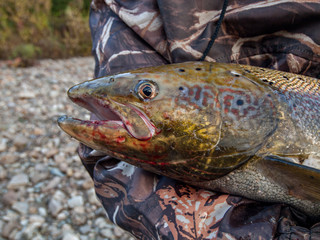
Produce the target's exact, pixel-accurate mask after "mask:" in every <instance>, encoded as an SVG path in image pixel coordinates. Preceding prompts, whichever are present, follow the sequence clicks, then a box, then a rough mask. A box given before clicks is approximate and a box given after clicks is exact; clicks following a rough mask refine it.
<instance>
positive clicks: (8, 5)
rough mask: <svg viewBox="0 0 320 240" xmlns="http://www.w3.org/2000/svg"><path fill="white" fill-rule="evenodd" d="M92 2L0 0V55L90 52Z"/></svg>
mask: <svg viewBox="0 0 320 240" xmlns="http://www.w3.org/2000/svg"><path fill="white" fill-rule="evenodd" d="M90 2H91V0H19V1H16V0H6V1H5V0H0V59H10V58H15V57H20V58H26V59H29V58H62V57H63V58H64V57H71V56H83V55H89V54H90V52H91V40H90V37H89V36H90V31H89V26H88V15H89V7H90ZM24 53H26V54H24Z"/></svg>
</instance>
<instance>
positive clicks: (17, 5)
mask: <svg viewBox="0 0 320 240" xmlns="http://www.w3.org/2000/svg"><path fill="white" fill-rule="evenodd" d="M90 2H91V1H90V0H28V1H27V0H21V1H14V0H9V1H2V0H0V96H1V98H0V112H1V115H0V192H1V193H0V195H1V198H0V239H38V240H40V239H63V240H80V239H81V240H89V239H132V238H131V237H130V236H129V235H128V234H127V233H125V232H124V231H122V230H121V229H120V228H118V227H117V226H115V225H113V224H112V223H111V222H110V221H109V220H107V218H106V214H105V211H104V209H103V208H102V207H101V205H100V203H99V202H98V201H97V199H96V196H95V193H94V188H93V182H92V180H91V178H90V177H89V175H88V173H87V172H86V170H85V169H84V167H83V166H82V164H81V162H80V160H79V158H78V156H77V154H76V147H77V145H78V144H77V142H76V141H75V140H73V139H71V138H70V137H68V136H67V135H66V134H65V133H63V132H62V131H61V130H60V129H59V128H58V126H57V124H56V120H57V117H58V116H59V115H64V114H67V115H71V116H75V117H77V116H78V117H80V118H88V117H89V115H88V112H87V111H86V110H83V109H81V108H79V107H77V106H75V104H73V103H71V101H69V100H68V98H67V95H66V92H67V90H68V88H69V87H71V86H73V85H74V84H77V83H79V82H82V81H85V80H88V79H91V78H92V77H93V70H94V60H93V57H90V55H91V39H90V31H89V24H88V14H89V6H90Z"/></svg>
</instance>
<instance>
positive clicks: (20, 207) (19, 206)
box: [12, 202, 29, 215]
mask: <svg viewBox="0 0 320 240" xmlns="http://www.w3.org/2000/svg"><path fill="white" fill-rule="evenodd" d="M12 209H14V210H16V211H17V212H19V213H20V214H23V215H26V214H27V213H28V209H29V204H28V203H27V202H15V203H14V204H13V205H12Z"/></svg>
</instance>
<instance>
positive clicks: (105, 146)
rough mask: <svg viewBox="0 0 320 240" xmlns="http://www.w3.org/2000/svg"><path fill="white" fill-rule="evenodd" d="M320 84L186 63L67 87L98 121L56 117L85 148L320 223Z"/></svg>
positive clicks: (246, 69)
mask: <svg viewBox="0 0 320 240" xmlns="http://www.w3.org/2000/svg"><path fill="white" fill-rule="evenodd" d="M319 89H320V83H319V80H318V79H315V78H311V77H307V76H303V75H297V74H292V73H286V72H281V71H276V70H270V69H265V68H259V67H252V66H246V65H236V64H223V63H208V62H186V63H179V64H171V65H162V66H157V67H149V68H144V69H137V70H132V71H129V72H125V73H119V74H115V75H111V76H106V77H103V78H99V79H94V80H91V81H86V82H84V83H81V84H78V85H76V86H74V87H72V88H71V89H70V90H69V91H68V95H69V97H70V99H71V100H72V101H73V102H75V103H76V104H78V105H80V106H82V107H84V108H86V109H88V110H89V111H91V112H92V113H94V114H95V115H96V117H97V119H99V120H80V119H75V118H70V117H67V116H62V117H60V118H59V119H58V123H59V126H60V127H61V128H62V129H63V130H64V131H65V132H66V133H68V134H69V135H70V136H72V137H74V138H75V139H77V140H78V141H80V142H82V143H84V144H85V145H87V146H89V147H91V148H93V149H95V150H98V151H101V152H104V153H106V154H108V155H110V156H112V157H114V158H117V159H120V160H123V161H126V162H128V163H130V164H133V165H135V166H138V167H142V168H144V169H146V170H149V171H152V172H154V173H157V174H161V175H164V176H168V177H171V178H174V179H177V180H180V181H183V182H186V183H189V184H192V185H196V186H199V187H203V188H207V189H211V190H216V191H222V192H226V193H231V194H235V195H240V196H244V197H248V198H251V199H255V200H260V201H268V202H281V203H286V204H289V205H291V206H293V207H295V208H297V209H299V210H300V211H302V212H304V213H306V214H307V215H309V216H312V217H316V218H317V217H320V187H319V183H320V171H319V168H320V134H319V132H320V90H319Z"/></svg>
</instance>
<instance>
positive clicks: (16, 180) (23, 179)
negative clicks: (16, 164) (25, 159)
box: [8, 173, 29, 189]
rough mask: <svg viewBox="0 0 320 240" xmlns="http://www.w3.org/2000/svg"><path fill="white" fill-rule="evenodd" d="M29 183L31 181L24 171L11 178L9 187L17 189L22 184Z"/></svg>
mask: <svg viewBox="0 0 320 240" xmlns="http://www.w3.org/2000/svg"><path fill="white" fill-rule="evenodd" d="M28 183H29V178H28V176H27V175H26V174H24V173H21V174H18V175H15V176H13V177H12V178H11V180H10V182H9V183H8V189H16V188H19V187H21V186H25V185H27V184H28Z"/></svg>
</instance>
